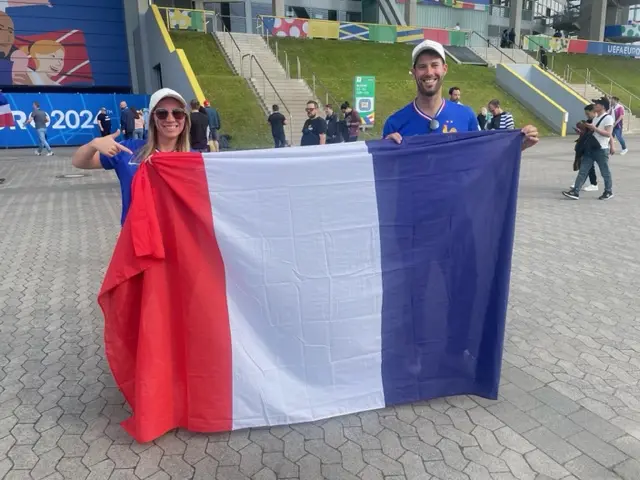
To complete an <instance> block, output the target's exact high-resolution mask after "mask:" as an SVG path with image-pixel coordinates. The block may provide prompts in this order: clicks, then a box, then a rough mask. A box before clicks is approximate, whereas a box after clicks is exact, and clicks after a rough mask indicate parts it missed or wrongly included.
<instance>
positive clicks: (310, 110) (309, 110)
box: [306, 108, 315, 112]
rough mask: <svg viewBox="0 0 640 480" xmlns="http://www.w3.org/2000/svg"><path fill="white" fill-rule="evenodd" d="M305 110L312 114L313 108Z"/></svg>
mask: <svg viewBox="0 0 640 480" xmlns="http://www.w3.org/2000/svg"><path fill="white" fill-rule="evenodd" d="M306 110H307V112H313V111H314V110H315V108H307V109H306Z"/></svg>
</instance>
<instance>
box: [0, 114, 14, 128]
mask: <svg viewBox="0 0 640 480" xmlns="http://www.w3.org/2000/svg"><path fill="white" fill-rule="evenodd" d="M13 126H15V121H14V119H13V114H12V113H11V112H9V113H0V128H4V127H13Z"/></svg>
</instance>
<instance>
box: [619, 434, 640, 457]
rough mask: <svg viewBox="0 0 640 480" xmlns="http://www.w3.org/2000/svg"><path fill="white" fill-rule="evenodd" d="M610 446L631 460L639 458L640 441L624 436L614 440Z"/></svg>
mask: <svg viewBox="0 0 640 480" xmlns="http://www.w3.org/2000/svg"><path fill="white" fill-rule="evenodd" d="M612 444H613V446H614V447H616V448H617V449H618V450H620V451H621V452H624V453H626V454H627V455H629V456H630V457H631V458H640V440H638V439H637V438H634V437H632V436H630V435H625V436H624V437H620V438H616V439H615V440H614V441H613V442H612Z"/></svg>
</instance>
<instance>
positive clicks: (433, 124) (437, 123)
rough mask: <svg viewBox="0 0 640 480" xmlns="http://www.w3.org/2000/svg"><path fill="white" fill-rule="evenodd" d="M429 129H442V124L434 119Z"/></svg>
mask: <svg viewBox="0 0 640 480" xmlns="http://www.w3.org/2000/svg"><path fill="white" fill-rule="evenodd" d="M429 128H430V129H431V130H438V129H439V128H440V122H439V121H438V120H436V119H435V118H432V119H431V122H429Z"/></svg>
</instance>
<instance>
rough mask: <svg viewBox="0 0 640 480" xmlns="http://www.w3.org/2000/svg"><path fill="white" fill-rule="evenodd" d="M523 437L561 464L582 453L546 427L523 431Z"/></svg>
mask: <svg viewBox="0 0 640 480" xmlns="http://www.w3.org/2000/svg"><path fill="white" fill-rule="evenodd" d="M524 437H525V438H526V439H527V440H529V441H530V442H531V443H532V444H533V445H535V446H536V447H538V448H539V449H540V450H542V451H543V452H545V453H546V454H547V455H549V456H550V457H551V458H553V459H554V460H555V461H557V462H559V463H561V464H564V463H565V462H568V461H569V460H571V459H573V458H576V457H579V456H580V455H581V453H582V452H580V450H578V449H577V448H575V447H574V446H573V445H571V444H570V443H568V442H566V441H565V440H563V439H562V438H560V437H559V436H557V435H556V434H554V433H553V432H552V431H551V430H549V429H547V428H546V427H538V428H534V429H533V430H530V431H528V432H527V433H525V434H524Z"/></svg>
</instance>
